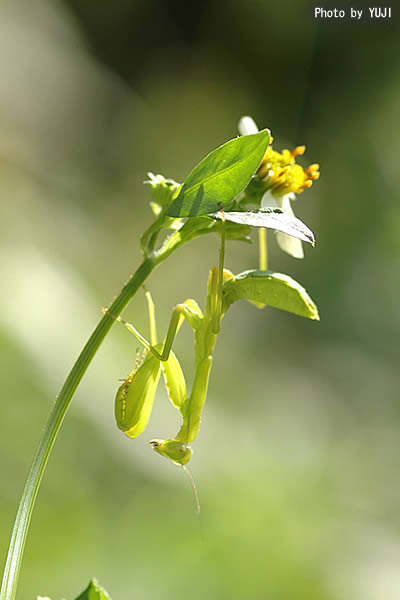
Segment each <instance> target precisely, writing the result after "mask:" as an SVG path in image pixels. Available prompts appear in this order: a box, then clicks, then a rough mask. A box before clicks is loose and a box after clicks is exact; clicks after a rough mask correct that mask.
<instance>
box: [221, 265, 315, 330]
mask: <svg viewBox="0 0 400 600" xmlns="http://www.w3.org/2000/svg"><path fill="white" fill-rule="evenodd" d="M236 300H249V301H251V302H257V303H259V304H267V305H269V306H274V307H275V308H280V309H281V310H287V311H288V312H291V313H294V314H296V315H300V316H301V317H307V318H308V319H315V320H318V321H319V315H318V309H317V307H316V306H315V304H314V302H313V301H312V300H311V298H310V296H309V295H308V294H307V292H306V290H305V289H304V288H303V287H302V286H301V285H300V284H299V283H297V281H295V280H294V279H292V278H291V277H289V275H284V274H283V273H275V272H274V271H244V272H243V273H239V275H235V277H233V278H232V279H229V280H228V281H227V282H226V283H225V284H224V286H223V288H222V309H223V312H226V311H227V310H228V308H229V307H230V305H231V304H233V302H236Z"/></svg>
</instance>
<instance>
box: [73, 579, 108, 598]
mask: <svg viewBox="0 0 400 600" xmlns="http://www.w3.org/2000/svg"><path fill="white" fill-rule="evenodd" d="M76 600H111V596H109V595H108V594H107V592H106V590H105V589H103V588H102V587H101V586H100V585H99V584H98V583H97V581H96V580H95V579H92V581H91V582H90V583H89V585H88V587H87V588H86V590H85V591H84V592H82V594H80V595H79V596H78V597H77V598H76Z"/></svg>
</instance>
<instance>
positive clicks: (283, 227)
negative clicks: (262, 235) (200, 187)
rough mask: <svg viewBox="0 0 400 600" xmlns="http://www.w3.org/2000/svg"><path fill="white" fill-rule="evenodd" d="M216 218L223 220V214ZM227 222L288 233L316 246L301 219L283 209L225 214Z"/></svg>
mask: <svg viewBox="0 0 400 600" xmlns="http://www.w3.org/2000/svg"><path fill="white" fill-rule="evenodd" d="M214 217H215V218H216V219H221V213H220V212H216V213H215V215H214ZM224 217H225V219H226V220H227V221H233V222H234V223H240V224H241V225H250V226H251V227H266V228H268V229H275V230H276V231H281V232H282V233H287V234H288V235H291V236H293V237H295V238H298V239H299V240H303V242H308V243H309V244H312V245H313V246H314V245H315V238H314V234H313V232H312V231H311V229H309V228H308V227H307V225H304V223H303V222H302V221H300V219H298V218H297V217H294V216H293V215H290V214H289V213H287V212H285V211H284V210H282V209H281V208H260V209H259V210H254V211H249V212H224Z"/></svg>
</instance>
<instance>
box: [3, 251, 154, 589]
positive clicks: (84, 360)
mask: <svg viewBox="0 0 400 600" xmlns="http://www.w3.org/2000/svg"><path fill="white" fill-rule="evenodd" d="M164 258H165V256H162V255H159V256H157V257H155V256H152V257H149V258H146V259H145V260H144V261H143V263H142V264H141V265H140V267H139V268H138V270H137V271H136V273H135V274H134V275H133V276H132V277H131V279H130V280H129V281H128V283H127V284H126V285H125V286H124V287H123V288H122V291H121V293H120V294H119V296H117V298H116V299H115V300H114V302H113V303H112V305H111V306H110V308H109V311H110V313H112V314H113V315H116V316H118V315H119V314H120V313H121V312H122V310H123V309H124V308H125V306H126V305H127V304H128V302H129V301H130V300H131V299H132V297H133V296H134V295H135V293H136V292H137V290H138V289H139V287H140V286H141V285H142V284H143V283H144V281H145V280H146V279H147V277H148V276H149V275H150V273H151V272H152V270H153V269H154V268H155V267H156V266H157V264H158V263H159V262H161V260H163V259H164ZM113 323H114V319H111V318H110V317H109V316H108V315H105V316H104V317H103V318H102V319H101V321H100V323H99V324H98V325H97V327H96V329H95V330H94V332H93V333H92V335H91V336H90V338H89V340H88V342H87V343H86V345H85V347H84V348H83V350H82V352H81V353H80V355H79V357H78V359H77V361H76V363H75V364H74V366H73V367H72V370H71V372H70V373H69V375H68V377H67V379H66V381H65V383H64V385H63V387H62V389H61V392H60V394H59V396H58V398H57V400H56V403H55V404H54V407H53V409H52V411H51V413H50V416H49V419H48V421H47V424H46V427H45V429H44V431H43V434H42V437H41V439H40V442H39V446H38V448H37V450H36V453H35V455H34V457H33V461H32V465H31V468H30V471H29V474H28V478H27V480H26V484H25V488H24V491H23V493H22V497H21V501H20V504H19V507H18V512H17V516H16V519H15V523H14V529H13V532H12V536H11V541H10V546H9V550H8V556H7V562H6V566H5V569H4V576H3V583H2V587H1V592H0V600H14V598H15V595H16V591H17V584H18V577H19V571H20V568H21V562H22V557H23V553H24V547H25V542H26V538H27V534H28V529H29V524H30V520H31V517H32V512H33V507H34V504H35V500H36V496H37V494H38V491H39V486H40V482H41V480H42V477H43V473H44V470H45V468H46V464H47V460H48V458H49V455H50V452H51V450H52V447H53V445H54V442H55V440H56V437H57V434H58V432H59V429H60V427H61V425H62V422H63V419H64V416H65V413H66V412H67V409H68V407H69V405H70V402H71V400H72V397H73V395H74V393H75V391H76V389H77V387H78V385H79V383H80V381H81V379H82V377H83V375H84V374H85V372H86V370H87V368H88V366H89V365H90V363H91V361H92V359H93V357H94V355H95V354H96V352H97V350H98V349H99V347H100V345H101V343H102V342H103V340H104V338H105V336H106V335H107V333H108V331H109V330H110V329H111V327H112V325H113Z"/></svg>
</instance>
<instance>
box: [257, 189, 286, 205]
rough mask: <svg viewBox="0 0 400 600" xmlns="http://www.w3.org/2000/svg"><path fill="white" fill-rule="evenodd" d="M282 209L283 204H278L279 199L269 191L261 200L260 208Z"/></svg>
mask: <svg viewBox="0 0 400 600" xmlns="http://www.w3.org/2000/svg"><path fill="white" fill-rule="evenodd" d="M270 207H272V208H282V206H281V203H280V202H278V199H277V198H275V196H273V195H272V194H271V192H270V191H269V190H268V191H267V192H265V194H264V196H263V197H262V198H261V204H260V208H270Z"/></svg>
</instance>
